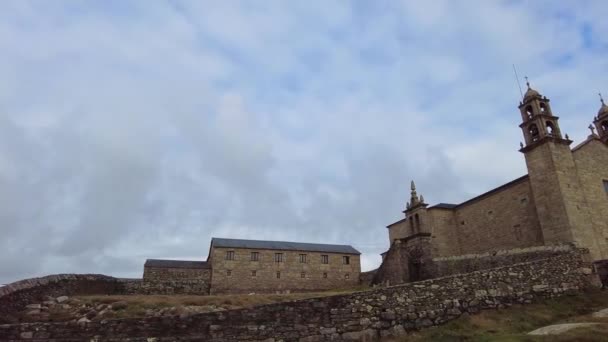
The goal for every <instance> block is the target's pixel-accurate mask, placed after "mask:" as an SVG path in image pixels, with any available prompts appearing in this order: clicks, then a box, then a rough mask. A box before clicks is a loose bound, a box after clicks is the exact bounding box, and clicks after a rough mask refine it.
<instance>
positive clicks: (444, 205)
mask: <svg viewBox="0 0 608 342" xmlns="http://www.w3.org/2000/svg"><path fill="white" fill-rule="evenodd" d="M457 206H458V204H452V203H438V204H435V205H434V206H432V207H429V209H433V208H437V209H454V208H456V207H457Z"/></svg>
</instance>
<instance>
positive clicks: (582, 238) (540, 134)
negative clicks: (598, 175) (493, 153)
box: [519, 82, 592, 246]
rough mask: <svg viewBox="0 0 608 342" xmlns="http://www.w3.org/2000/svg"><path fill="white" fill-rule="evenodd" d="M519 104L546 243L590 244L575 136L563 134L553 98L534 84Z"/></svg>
mask: <svg viewBox="0 0 608 342" xmlns="http://www.w3.org/2000/svg"><path fill="white" fill-rule="evenodd" d="M526 83H527V85H528V90H527V91H526V93H525V95H524V98H523V100H522V101H521V102H520V104H519V110H520V113H521V117H522V123H521V124H520V125H519V127H520V128H521V129H522V131H523V135H524V140H525V144H523V143H522V144H521V149H520V150H519V151H520V152H522V153H523V154H524V156H525V158H526V165H527V167H528V176H529V179H530V187H531V190H532V195H533V198H534V203H535V205H536V212H537V215H538V219H539V223H540V226H541V230H542V234H543V240H544V243H545V244H546V245H552V244H561V243H570V242H574V243H576V244H578V245H583V246H584V245H586V241H589V238H592V237H591V236H588V235H589V234H590V233H591V232H592V226H591V221H590V219H589V209H588V207H587V202H586V200H585V197H584V193H583V189H582V187H581V185H580V181H579V177H578V171H577V167H576V164H575V161H574V156H573V154H572V151H571V150H570V144H572V140H570V139H569V138H568V135H565V137H564V136H563V135H562V132H561V129H560V127H559V122H558V121H559V118H558V117H557V116H555V115H553V111H552V110H551V106H550V101H549V99H548V98H547V97H545V96H542V95H541V94H540V93H539V92H538V91H536V90H534V89H532V88H531V87H530V83H529V82H526Z"/></svg>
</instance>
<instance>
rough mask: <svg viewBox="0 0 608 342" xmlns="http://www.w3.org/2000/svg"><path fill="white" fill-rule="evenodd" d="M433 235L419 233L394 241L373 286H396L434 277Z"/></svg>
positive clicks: (375, 275)
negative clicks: (432, 271) (432, 259)
mask: <svg viewBox="0 0 608 342" xmlns="http://www.w3.org/2000/svg"><path fill="white" fill-rule="evenodd" d="M430 251H431V235H430V234H429V233H419V234H416V235H412V236H410V237H407V238H404V239H399V240H395V241H393V243H392V245H391V248H390V249H389V250H388V252H387V253H386V254H385V256H384V259H383V260H382V264H381V265H380V267H379V268H378V270H377V271H376V272H375V274H374V277H373V279H372V284H384V285H396V284H401V283H406V282H411V281H417V280H422V279H428V278H431V277H433V273H430V272H429V270H431V269H432V268H430V266H431V262H432V261H431V255H430Z"/></svg>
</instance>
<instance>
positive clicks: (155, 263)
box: [144, 259, 210, 268]
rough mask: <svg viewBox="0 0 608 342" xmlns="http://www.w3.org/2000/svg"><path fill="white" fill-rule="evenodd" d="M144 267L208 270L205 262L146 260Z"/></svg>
mask: <svg viewBox="0 0 608 342" xmlns="http://www.w3.org/2000/svg"><path fill="white" fill-rule="evenodd" d="M144 267H164V268H210V266H209V264H207V262H206V261H188V260H160V259H147V260H146V263H145V264H144Z"/></svg>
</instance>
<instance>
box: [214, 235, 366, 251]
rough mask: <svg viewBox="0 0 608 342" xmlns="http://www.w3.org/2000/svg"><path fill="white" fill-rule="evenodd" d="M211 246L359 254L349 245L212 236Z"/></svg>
mask: <svg viewBox="0 0 608 342" xmlns="http://www.w3.org/2000/svg"><path fill="white" fill-rule="evenodd" d="M211 247H225V248H250V249H276V250H288V251H308V252H328V253H342V254H361V253H360V252H359V251H358V250H356V249H354V248H353V247H352V246H349V245H326V244H321V243H301V242H286V241H263V240H242V239H222V238H212V239H211Z"/></svg>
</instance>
